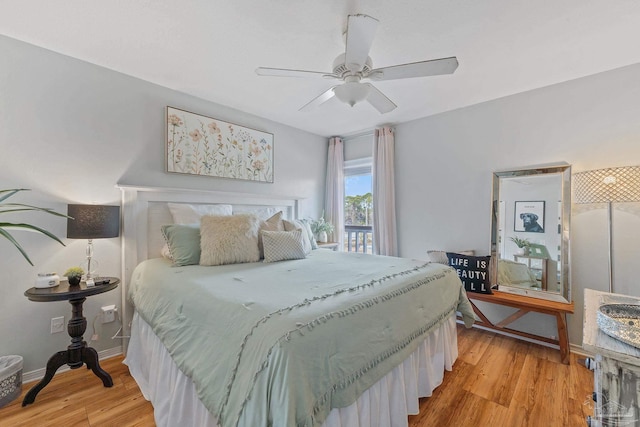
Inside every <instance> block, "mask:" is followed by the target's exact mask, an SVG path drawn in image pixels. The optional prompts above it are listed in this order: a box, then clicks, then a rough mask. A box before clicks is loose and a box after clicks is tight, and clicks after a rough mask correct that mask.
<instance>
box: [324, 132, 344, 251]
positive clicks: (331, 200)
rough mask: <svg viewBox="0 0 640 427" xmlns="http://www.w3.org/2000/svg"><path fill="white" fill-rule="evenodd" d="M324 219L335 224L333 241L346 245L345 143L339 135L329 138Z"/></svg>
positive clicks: (339, 248)
mask: <svg viewBox="0 0 640 427" xmlns="http://www.w3.org/2000/svg"><path fill="white" fill-rule="evenodd" d="M324 219H325V221H328V222H330V223H331V224H333V227H334V229H333V233H331V234H329V236H328V237H329V240H330V241H331V242H337V243H338V250H339V251H341V250H343V249H342V248H343V247H344V144H343V143H342V139H340V138H339V137H333V138H331V139H329V153H328V157H327V180H326V186H325V195H324Z"/></svg>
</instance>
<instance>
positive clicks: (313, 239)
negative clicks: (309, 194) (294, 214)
mask: <svg viewBox="0 0 640 427" xmlns="http://www.w3.org/2000/svg"><path fill="white" fill-rule="evenodd" d="M295 222H296V223H300V224H301V225H302V227H304V228H303V229H302V230H303V231H304V230H306V231H307V236H309V241H310V242H311V249H318V242H316V236H314V235H313V231H311V223H310V222H309V220H308V219H296V220H295Z"/></svg>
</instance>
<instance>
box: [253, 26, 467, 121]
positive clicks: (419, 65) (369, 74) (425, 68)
mask: <svg viewBox="0 0 640 427" xmlns="http://www.w3.org/2000/svg"><path fill="white" fill-rule="evenodd" d="M378 23H379V21H378V20H377V19H375V18H372V17H370V16H367V15H349V17H348V22H347V32H346V49H345V53H342V54H340V55H338V57H337V58H336V59H335V60H334V61H333V72H329V73H325V72H321V71H304V70H289V69H284V68H265V67H259V68H257V69H256V73H257V74H258V75H260V76H276V77H320V78H327V79H336V80H342V81H343V83H340V84H337V85H335V86H332V87H331V88H329V89H328V90H326V91H325V92H323V93H322V94H320V96H318V97H316V98H314V99H313V100H312V101H311V102H309V103H308V104H306V105H304V106H303V107H302V108H300V111H309V110H311V109H313V108H315V107H317V106H319V105H321V104H323V103H325V102H327V101H328V100H329V99H331V98H333V97H334V96H335V97H336V98H338V99H339V100H340V101H342V102H344V103H346V104H349V105H350V106H352V107H353V106H354V105H355V104H356V103H358V102H361V101H365V100H366V101H367V102H368V103H369V104H371V105H372V106H373V107H374V108H375V109H376V110H378V111H379V112H380V113H381V114H384V113H388V112H390V111H392V110H394V109H395V108H396V107H397V105H396V104H394V103H393V101H391V100H390V99H389V98H387V97H386V96H385V95H384V94H383V93H382V92H380V91H379V90H378V89H377V88H376V87H375V86H373V85H372V84H371V83H363V82H362V80H374V81H382V80H397V79H408V78H413V77H426V76H435V75H439V74H452V73H453V72H454V71H455V70H456V68H458V60H457V59H456V57H455V56H452V57H450V58H441V59H432V60H428V61H420V62H413V63H410V64H401V65H394V66H390V67H383V68H373V65H372V62H371V58H370V57H369V50H370V49H371V44H372V43H373V37H374V35H375V32H376V29H377V27H378Z"/></svg>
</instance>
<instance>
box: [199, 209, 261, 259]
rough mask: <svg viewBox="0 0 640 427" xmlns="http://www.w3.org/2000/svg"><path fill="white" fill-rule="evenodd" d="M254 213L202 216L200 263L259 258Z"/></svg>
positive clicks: (257, 220) (256, 221) (258, 222)
mask: <svg viewBox="0 0 640 427" xmlns="http://www.w3.org/2000/svg"><path fill="white" fill-rule="evenodd" d="M259 229H260V220H259V219H258V217H256V216H255V215H224V216H209V215H206V216H203V217H202V219H201V221H200V249H201V252H200V265H223V264H238V263H243V262H257V261H260V251H259V250H258V230H259Z"/></svg>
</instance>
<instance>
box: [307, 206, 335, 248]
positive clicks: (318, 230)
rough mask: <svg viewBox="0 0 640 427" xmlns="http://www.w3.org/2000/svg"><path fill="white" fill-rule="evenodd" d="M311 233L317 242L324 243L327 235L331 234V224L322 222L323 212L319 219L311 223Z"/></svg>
mask: <svg viewBox="0 0 640 427" xmlns="http://www.w3.org/2000/svg"><path fill="white" fill-rule="evenodd" d="M311 231H312V232H313V234H315V236H316V240H318V242H320V243H326V242H327V240H328V238H327V234H329V233H333V224H331V223H330V222H326V221H325V220H324V212H323V213H322V216H321V217H320V218H319V219H317V220H315V221H312V222H311Z"/></svg>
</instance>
